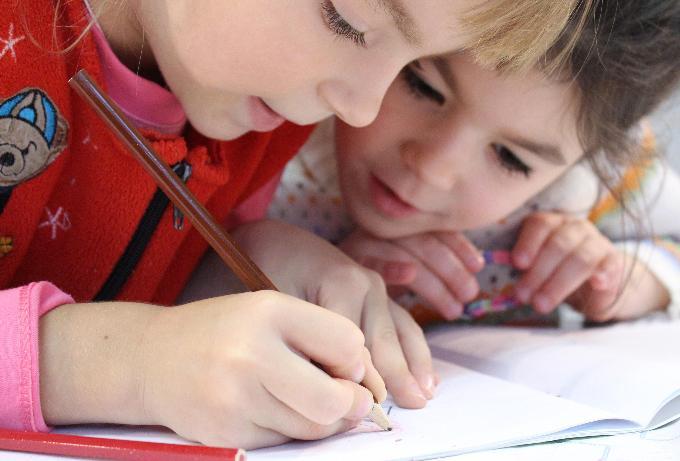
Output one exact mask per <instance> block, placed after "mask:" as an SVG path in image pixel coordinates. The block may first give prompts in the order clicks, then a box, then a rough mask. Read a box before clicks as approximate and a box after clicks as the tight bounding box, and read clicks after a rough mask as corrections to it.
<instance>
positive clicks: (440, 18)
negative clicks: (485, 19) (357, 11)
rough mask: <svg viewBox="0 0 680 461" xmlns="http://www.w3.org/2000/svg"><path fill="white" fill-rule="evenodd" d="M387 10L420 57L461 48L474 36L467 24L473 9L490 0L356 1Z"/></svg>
mask: <svg viewBox="0 0 680 461" xmlns="http://www.w3.org/2000/svg"><path fill="white" fill-rule="evenodd" d="M356 1H359V2H365V3H369V4H371V5H372V6H373V8H377V9H382V10H385V11H386V12H387V13H388V15H389V16H390V17H391V18H392V20H393V22H394V23H395V25H396V28H397V29H402V30H401V32H402V35H403V36H404V38H405V40H406V41H407V42H410V44H411V46H412V47H413V48H414V51H415V52H416V53H417V54H418V57H422V56H424V55H434V54H443V53H448V52H452V51H457V50H460V49H462V48H463V47H465V46H466V45H468V42H469V41H470V39H471V37H470V34H469V33H468V32H469V31H467V30H466V28H465V26H464V18H465V17H466V16H467V15H468V14H469V13H470V11H472V10H474V9H475V8H477V7H478V6H479V5H482V4H483V3H484V2H486V1H488V0H356Z"/></svg>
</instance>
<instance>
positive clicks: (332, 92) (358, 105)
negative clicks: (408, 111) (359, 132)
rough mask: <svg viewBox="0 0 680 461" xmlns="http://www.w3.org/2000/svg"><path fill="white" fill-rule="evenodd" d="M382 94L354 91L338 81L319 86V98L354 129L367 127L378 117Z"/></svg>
mask: <svg viewBox="0 0 680 461" xmlns="http://www.w3.org/2000/svg"><path fill="white" fill-rule="evenodd" d="M384 94H385V93H384V92H382V93H380V92H378V91H366V90H356V89H353V88H351V87H350V86H349V85H347V84H344V83H343V82H341V81H339V80H331V81H326V82H323V83H321V84H320V85H319V96H320V97H321V98H322V99H323V100H324V101H325V102H326V104H328V105H329V106H330V107H331V110H332V111H333V113H335V115H336V116H338V117H339V118H340V119H341V120H342V121H343V122H345V123H346V124H348V125H351V126H354V127H362V126H367V125H369V124H370V123H371V122H373V120H375V118H376V117H377V115H378V111H380V104H381V103H382V98H383V96H384Z"/></svg>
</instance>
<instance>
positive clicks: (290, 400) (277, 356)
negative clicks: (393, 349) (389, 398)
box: [258, 347, 373, 425]
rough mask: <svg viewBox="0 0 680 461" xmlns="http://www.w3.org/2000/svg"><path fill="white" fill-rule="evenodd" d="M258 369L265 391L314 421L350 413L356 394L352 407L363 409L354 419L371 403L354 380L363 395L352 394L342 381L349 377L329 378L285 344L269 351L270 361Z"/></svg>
mask: <svg viewBox="0 0 680 461" xmlns="http://www.w3.org/2000/svg"><path fill="white" fill-rule="evenodd" d="M258 372H259V374H260V382H261V383H262V385H263V386H264V387H265V389H267V391H269V392H270V393H271V394H272V395H273V396H274V397H276V398H277V399H278V400H280V401H281V402H283V403H285V404H286V405H287V406H288V407H289V408H290V409H291V410H293V411H294V412H296V413H299V414H300V415H302V416H304V417H305V418H307V419H309V420H310V421H312V422H314V423H317V424H323V425H327V424H331V423H333V422H335V421H337V420H338V419H341V418H343V417H345V416H346V415H349V414H351V410H352V408H353V407H355V406H357V405H355V397H358V398H363V401H362V402H361V404H359V405H358V408H355V410H357V411H361V410H362V409H363V410H365V412H364V413H363V414H361V415H357V418H356V419H358V418H361V417H362V416H365V415H367V414H368V412H369V411H370V408H371V405H372V403H373V397H372V395H371V394H370V392H369V391H368V390H366V389H365V388H362V386H360V385H358V384H354V387H356V388H357V390H358V389H359V388H361V389H363V390H362V391H361V392H362V394H363V395H358V396H355V395H354V392H353V390H352V389H351V388H349V387H348V386H346V385H345V383H349V381H345V380H339V379H333V378H331V377H330V376H329V375H328V374H326V373H325V372H324V371H323V370H321V369H319V368H317V367H316V366H314V365H313V364H312V363H310V362H309V361H307V360H306V359H305V358H303V357H300V356H299V355H298V354H294V353H291V351H290V350H289V349H288V348H286V347H281V348H278V349H277V350H276V351H275V352H272V353H271V362H270V363H268V364H263V366H262V367H261V368H260V369H259V370H258ZM362 406H363V408H361V407H362Z"/></svg>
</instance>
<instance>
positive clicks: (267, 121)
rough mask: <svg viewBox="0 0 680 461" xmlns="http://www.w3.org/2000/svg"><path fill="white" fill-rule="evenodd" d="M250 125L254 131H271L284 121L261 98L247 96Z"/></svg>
mask: <svg viewBox="0 0 680 461" xmlns="http://www.w3.org/2000/svg"><path fill="white" fill-rule="evenodd" d="M248 110H249V113H250V121H251V127H252V129H253V130H254V131H261V132H264V131H271V130H273V129H275V128H277V127H279V126H281V124H282V123H283V122H285V121H286V119H285V118H283V117H282V116H281V115H279V114H278V113H277V112H274V111H273V110H272V109H271V108H270V107H269V106H268V105H267V104H266V103H265V102H264V101H263V100H262V99H260V98H258V97H256V96H251V97H249V98H248Z"/></svg>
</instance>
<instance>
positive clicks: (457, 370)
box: [248, 361, 635, 461]
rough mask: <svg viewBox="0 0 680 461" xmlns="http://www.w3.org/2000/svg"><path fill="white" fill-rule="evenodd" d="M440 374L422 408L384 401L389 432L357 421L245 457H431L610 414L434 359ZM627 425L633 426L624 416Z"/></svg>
mask: <svg viewBox="0 0 680 461" xmlns="http://www.w3.org/2000/svg"><path fill="white" fill-rule="evenodd" d="M435 366H436V368H437V371H438V372H439V373H440V375H441V377H442V382H441V384H440V385H439V388H438V390H437V396H436V397H435V398H434V400H432V401H430V403H429V404H428V405H427V407H425V408H424V409H422V410H404V409H400V408H398V407H396V406H391V408H389V406H387V407H386V408H388V409H389V412H390V414H389V416H390V419H391V420H392V422H393V424H394V425H395V429H394V430H393V431H391V432H382V431H379V430H378V429H377V428H376V427H375V426H374V425H373V424H371V423H365V424H362V425H361V426H359V428H357V429H356V430H354V431H352V432H350V433H347V434H342V435H338V436H335V437H331V438H329V439H326V440H322V441H318V442H293V443H289V444H286V445H283V446H280V447H273V448H267V449H261V450H254V451H249V452H248V459H249V460H254V461H257V460H296V459H314V460H322V461H330V460H338V461H339V460H348V459H385V460H401V459H433V458H436V457H439V456H443V455H452V454H459V453H465V452H470V451H475V450H480V449H486V448H493V447H501V446H508V445H513V444H517V443H518V442H520V441H522V442H526V441H530V440H532V439H533V438H535V437H537V436H542V435H545V434H549V433H554V432H559V431H562V430H564V429H567V428H569V427H573V426H578V425H581V424H585V423H587V422H590V421H596V420H600V419H606V418H611V415H610V414H607V413H605V412H602V411H599V410H596V409H592V408H589V407H585V406H583V405H580V404H577V403H574V402H570V401H568V400H564V399H560V398H556V397H553V396H550V395H547V394H544V393H542V392H537V391H534V390H532V389H529V388H526V387H524V386H520V385H517V384H513V383H509V382H504V381H502V380H499V379H497V378H493V377H489V376H485V375H482V374H479V373H477V372H475V371H472V370H468V369H465V368H462V367H459V366H457V365H455V364H448V363H445V362H440V361H436V363H435ZM625 424H626V428H628V430H631V429H633V428H635V426H634V425H633V424H631V423H625Z"/></svg>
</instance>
